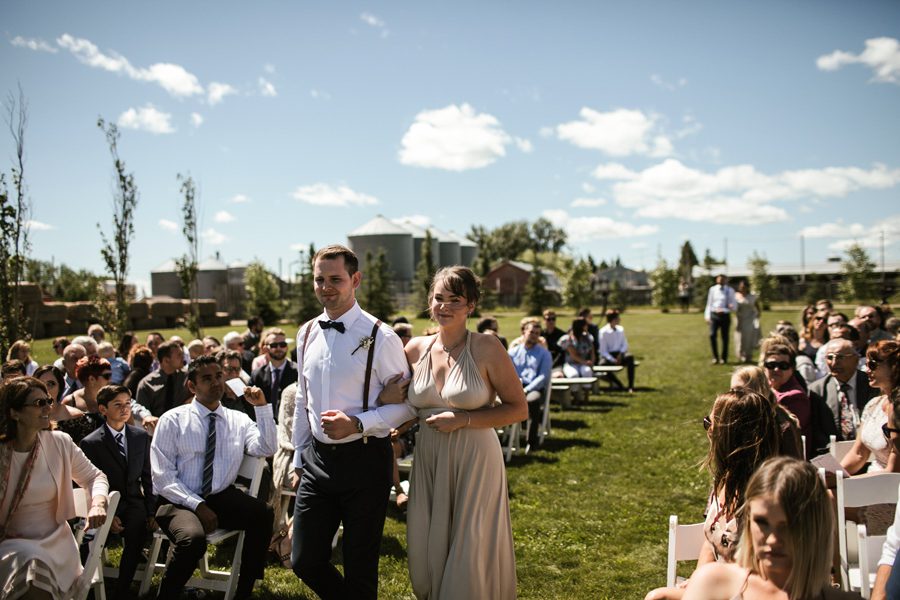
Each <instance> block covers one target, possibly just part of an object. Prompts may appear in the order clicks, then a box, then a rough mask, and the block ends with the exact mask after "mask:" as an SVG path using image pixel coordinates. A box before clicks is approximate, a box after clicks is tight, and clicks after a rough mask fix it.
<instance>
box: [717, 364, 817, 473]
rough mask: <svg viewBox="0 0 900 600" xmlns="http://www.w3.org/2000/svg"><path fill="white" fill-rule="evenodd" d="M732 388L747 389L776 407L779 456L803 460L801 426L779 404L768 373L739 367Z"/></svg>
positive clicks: (733, 376) (748, 366)
mask: <svg viewBox="0 0 900 600" xmlns="http://www.w3.org/2000/svg"><path fill="white" fill-rule="evenodd" d="M731 387H732V388H740V387H743V388H747V389H748V390H750V391H751V392H756V393H757V394H759V395H760V396H762V397H763V398H766V399H768V400H769V401H770V402H771V403H772V406H774V407H775V422H776V424H777V425H778V431H779V432H780V434H781V437H780V439H779V444H778V445H779V450H778V452H779V454H783V455H786V456H793V457H795V458H800V459H802V458H803V440H802V438H801V437H800V424H799V423H798V422H797V419H796V418H795V417H794V415H792V414H791V413H790V411H788V410H787V409H786V408H785V407H783V406H781V405H780V404H778V400H776V399H775V393H774V392H773V391H772V387H771V386H770V385H769V380H768V379H767V378H766V372H765V371H764V370H763V369H761V368H759V367H757V366H751V365H747V366H743V367H738V368H736V369H735V370H734V373H732V374H731Z"/></svg>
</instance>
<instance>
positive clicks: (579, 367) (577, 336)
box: [559, 318, 597, 389]
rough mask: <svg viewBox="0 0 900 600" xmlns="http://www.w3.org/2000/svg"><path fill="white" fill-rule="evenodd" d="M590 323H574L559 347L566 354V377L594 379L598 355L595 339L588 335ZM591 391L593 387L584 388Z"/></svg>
mask: <svg viewBox="0 0 900 600" xmlns="http://www.w3.org/2000/svg"><path fill="white" fill-rule="evenodd" d="M587 329H588V323H587V321H585V320H584V319H580V318H579V319H575V320H574V321H572V328H571V329H570V330H569V333H567V334H566V337H564V338H562V339H561V340H560V341H559V347H560V348H562V349H563V350H564V351H565V352H566V362H565V363H564V364H563V374H565V376H566V377H593V375H594V369H593V367H594V364H596V362H597V355H596V354H595V353H594V338H593V337H591V334H590V333H588V331H587ZM582 387H583V388H584V389H590V388H591V385H590V384H588V385H585V386H582Z"/></svg>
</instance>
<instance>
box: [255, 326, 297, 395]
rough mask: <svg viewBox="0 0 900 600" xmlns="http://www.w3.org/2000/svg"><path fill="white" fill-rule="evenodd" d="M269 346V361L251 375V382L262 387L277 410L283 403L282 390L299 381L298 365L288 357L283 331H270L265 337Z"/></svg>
mask: <svg viewBox="0 0 900 600" xmlns="http://www.w3.org/2000/svg"><path fill="white" fill-rule="evenodd" d="M264 341H265V344H266V346H267V347H268V348H269V361H268V364H266V365H265V366H264V367H260V368H259V369H257V370H256V371H254V372H253V374H252V375H251V376H250V384H251V385H255V386H256V387H258V388H260V389H261V390H262V391H263V393H265V395H266V401H267V402H268V403H269V404H271V405H272V410H274V411H277V410H278V406H279V405H280V404H281V392H283V391H284V388H286V387H287V386H289V385H291V384H292V383H294V382H295V381H297V365H296V363H294V362H292V361H291V360H290V359H288V358H287V346H288V344H287V339H286V338H285V336H284V334H283V333H274V332H273V333H270V334H269V335H268V336H266V338H265V340H264Z"/></svg>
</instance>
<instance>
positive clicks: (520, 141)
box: [514, 137, 534, 154]
mask: <svg viewBox="0 0 900 600" xmlns="http://www.w3.org/2000/svg"><path fill="white" fill-rule="evenodd" d="M514 140H515V142H516V148H518V149H519V150H521V151H522V152H524V153H525V154H531V152H532V151H533V150H534V146H533V145H532V143H531V141H530V140H526V139H524V138H520V137H517V138H514Z"/></svg>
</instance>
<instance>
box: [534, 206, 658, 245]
mask: <svg viewBox="0 0 900 600" xmlns="http://www.w3.org/2000/svg"><path fill="white" fill-rule="evenodd" d="M542 216H543V217H545V218H546V219H549V220H550V221H551V222H552V223H553V224H554V225H556V226H557V227H562V228H563V229H565V230H566V235H567V236H568V238H569V240H570V241H572V242H586V241H589V240H611V239H618V238H630V237H640V236H645V235H653V234H654V233H657V232H658V231H659V227H657V226H656V225H634V224H632V223H624V222H621V221H613V220H612V219H610V218H609V217H570V216H569V213H567V212H566V211H564V210H545V211H544V212H543V213H542Z"/></svg>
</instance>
